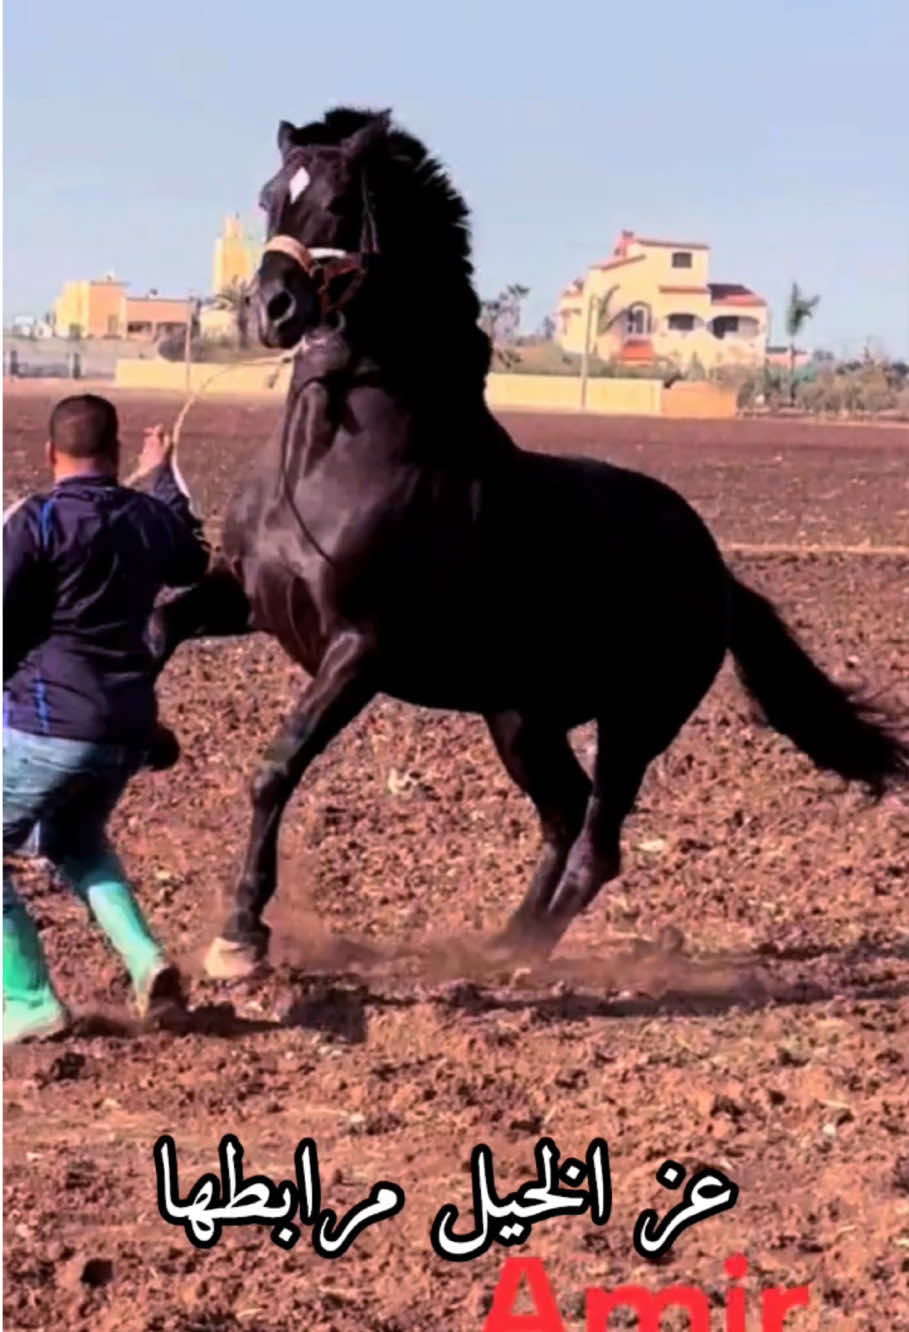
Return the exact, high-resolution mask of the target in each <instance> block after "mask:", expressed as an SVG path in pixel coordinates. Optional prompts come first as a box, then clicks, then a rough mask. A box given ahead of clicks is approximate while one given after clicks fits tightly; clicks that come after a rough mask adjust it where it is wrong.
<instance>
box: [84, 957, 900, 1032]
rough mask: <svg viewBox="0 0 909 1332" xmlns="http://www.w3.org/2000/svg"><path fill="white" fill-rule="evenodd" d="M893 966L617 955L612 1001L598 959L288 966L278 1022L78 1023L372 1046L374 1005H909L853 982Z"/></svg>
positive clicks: (541, 1008)
mask: <svg viewBox="0 0 909 1332" xmlns="http://www.w3.org/2000/svg"><path fill="white" fill-rule="evenodd" d="M355 951H356V950H353V952H352V953H351V956H353V955H354V953H355ZM818 961H819V962H824V963H826V964H828V969H831V970H832V972H833V975H834V979H832V980H831V979H820V980H816V979H813V978H811V977H809V976H805V975H803V976H798V975H796V976H795V977H782V976H780V975H778V974H776V973H775V965H774V964H780V965H784V966H786V968H787V970H790V969H791V966H792V964H793V963H799V962H802V963H804V962H818ZM888 961H891V962H893V961H895V962H897V963H899V962H904V961H909V939H898V940H895V941H893V942H892V943H891V942H880V941H873V940H862V941H859V942H858V943H854V944H850V945H846V946H843V947H840V948H836V947H834V948H831V947H824V946H823V945H822V944H805V945H793V946H781V947H777V946H776V945H773V944H764V945H759V946H758V948H757V949H755V950H754V951H753V952H752V953H750V954H742V953H738V954H735V955H728V956H723V955H713V956H711V957H709V958H697V957H688V956H686V955H684V954H682V953H679V952H670V953H665V954H664V953H661V952H660V950H659V949H658V948H646V947H639V948H637V949H633V950H631V951H630V952H628V953H625V954H616V955H615V956H614V957H613V958H612V959H611V965H610V967H609V972H610V989H611V990H612V991H613V992H612V993H611V994H603V993H597V992H596V989H595V984H596V981H595V979H594V970H593V963H592V962H591V960H590V959H582V958H573V959H563V960H561V961H560V960H559V959H555V960H553V961H552V962H549V963H547V964H545V965H544V966H541V967H540V968H539V969H538V970H537V971H536V972H535V971H534V970H533V969H532V968H527V969H525V971H524V972H523V973H521V979H520V981H519V982H517V983H516V981H515V979H514V978H512V979H511V980H508V979H507V978H505V977H503V976H502V975H501V973H500V974H498V975H496V974H495V970H494V969H491V968H489V967H487V968H486V969H485V974H480V975H477V974H474V975H473V976H470V975H468V976H466V977H465V978H464V979H453V978H451V977H448V978H446V979H445V980H444V981H443V982H442V983H439V981H438V978H437V977H433V976H432V975H431V974H430V975H428V976H427V975H424V976H419V975H414V973H413V971H412V970H411V969H410V968H408V969H407V975H406V977H405V976H401V975H398V976H397V977H396V976H395V975H394V974H391V975H389V974H385V975H377V976H373V977H370V976H369V974H368V971H369V968H368V966H367V968H366V971H365V973H364V972H363V971H358V970H356V969H350V968H349V967H347V968H344V969H343V970H342V969H337V970H323V971H320V972H319V973H318V974H313V972H312V971H311V970H308V969H305V968H300V967H285V968H282V970H283V972H284V974H283V976H282V982H283V983H284V985H285V987H286V988H287V989H289V990H290V993H291V998H290V1000H289V1002H286V1003H285V1005H284V1006H283V1011H282V1012H281V1013H280V1014H276V1015H275V1016H274V1017H250V1016H247V1015H244V1014H242V1013H240V1012H238V1011H237V1008H236V1006H235V1003H234V1002H232V1001H230V1000H229V999H225V1000H220V1001H214V1000H212V1001H209V1002H205V1003H201V1004H198V1005H196V1006H195V1007H191V1008H189V1009H186V1010H184V1011H175V1012H173V1013H171V1014H169V1015H165V1016H163V1017H161V1018H159V1019H158V1020H157V1021H156V1022H155V1023H154V1024H149V1023H142V1022H137V1021H133V1020H130V1019H127V1018H125V1017H121V1016H119V1015H117V1014H112V1013H106V1012H95V1013H89V1014H85V1015H83V1016H81V1017H80V1018H79V1019H78V1021H77V1024H76V1029H75V1034H78V1035H80V1036H83V1037H93V1036H107V1037H114V1038H121V1039H129V1038H135V1037H137V1036H140V1035H143V1034H147V1033H148V1032H149V1031H151V1030H165V1031H167V1032H169V1033H171V1034H172V1035H175V1036H202V1037H208V1038H211V1039H216V1040H236V1039H242V1038H243V1037H245V1036H254V1035H259V1034H262V1033H266V1032H278V1031H285V1030H288V1029H297V1030H301V1031H311V1032H318V1033H320V1034H321V1035H323V1036H324V1037H325V1038H326V1039H327V1040H329V1041H332V1042H337V1043H338V1044H339V1045H351V1046H353V1045H362V1044H364V1043H365V1041H366V1039H367V1036H368V1030H369V1015H370V1011H371V1010H373V1011H375V1010H381V1009H383V1008H414V1007H417V1006H418V1005H421V1004H426V1003H430V1004H434V1005H436V1006H438V1007H439V1008H441V1009H442V1010H443V1011H444V1010H448V1011H449V1012H450V1013H451V1014H452V1015H454V1014H464V1015H467V1016H476V1017H479V1016H482V1015H483V1014H486V1013H489V1014H491V1013H494V1012H496V1011H502V1012H528V1011H529V1012H532V1013H534V1014H535V1015H536V1017H537V1019H538V1020H540V1021H542V1022H564V1021H582V1020H587V1019H590V1018H600V1019H605V1020H613V1021H616V1020H622V1019H628V1018H638V1017H664V1018H673V1017H676V1018H685V1017H711V1016H713V1017H715V1016H720V1015H722V1014H724V1013H729V1012H731V1011H733V1010H750V1011H755V1010H759V1009H764V1008H773V1007H800V1008H801V1007H808V1006H811V1005H814V1004H824V1003H827V1002H829V1001H830V1000H831V999H834V998H845V999H847V1000H848V999H854V1000H898V999H905V998H909V975H906V976H896V977H894V976H892V975H884V976H882V977H879V978H874V977H872V978H869V979H862V978H861V977H859V978H858V979H856V980H849V979H848V973H849V972H850V971H851V970H854V969H858V968H860V967H862V966H867V965H869V964H873V963H876V962H888ZM596 968H597V970H603V959H602V958H598V959H597V962H596ZM481 970H482V969H481ZM430 971H431V969H430ZM617 978H620V979H617Z"/></svg>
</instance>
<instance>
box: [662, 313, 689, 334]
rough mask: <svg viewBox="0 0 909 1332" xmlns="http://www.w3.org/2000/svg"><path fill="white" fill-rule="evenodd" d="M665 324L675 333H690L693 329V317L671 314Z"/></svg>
mask: <svg viewBox="0 0 909 1332" xmlns="http://www.w3.org/2000/svg"><path fill="white" fill-rule="evenodd" d="M667 322H668V324H669V327H670V328H671V329H674V330H675V332H676V333H690V332H691V330H692V329H693V328H694V315H693V314H671V315H670V316H669V319H668V321H667Z"/></svg>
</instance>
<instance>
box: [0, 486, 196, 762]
mask: <svg viewBox="0 0 909 1332" xmlns="http://www.w3.org/2000/svg"><path fill="white" fill-rule="evenodd" d="M143 484H144V485H145V486H147V488H148V491H149V493H144V492H142V491H138V490H132V489H129V488H128V487H126V486H121V485H119V484H118V483H117V482H116V481H114V480H113V479H112V478H107V477H102V476H76V477H71V478H70V479H68V480H66V481H62V482H60V483H59V484H58V485H56V486H54V488H53V490H50V491H48V492H47V493H45V494H43V495H32V496H31V497H30V498H28V499H26V500H24V501H22V502H21V503H20V504H19V505H17V506H15V507H14V508H13V509H12V510H11V511H10V512H9V513H8V514H7V516H6V517H5V519H4V523H3V720H4V725H5V726H10V727H12V728H14V729H15V730H19V731H28V732H30V733H32V734H38V735H52V736H59V737H65V738H68V739H72V740H96V741H102V742H105V743H108V744H122V745H129V746H136V747H140V748H142V747H144V746H145V745H146V744H147V743H148V741H149V739H150V736H151V734H152V731H153V729H154V726H155V723H156V720H157V706H156V702H155V688H154V681H155V672H154V669H153V665H152V659H151V655H150V653H149V650H148V647H147V646H146V643H145V631H146V626H147V622H148V617H149V615H150V614H151V611H152V608H153V605H154V602H155V599H156V597H157V595H158V592H159V591H160V590H161V588H162V587H185V586H187V585H189V584H191V583H195V582H197V581H198V580H199V579H200V578H201V577H202V575H203V574H204V573H205V571H206V568H207V567H208V558H209V550H208V546H207V545H206V543H205V539H204V536H203V532H202V524H201V522H200V521H199V519H198V518H197V517H196V516H195V515H194V514H193V512H192V510H191V508H190V503H189V498H188V496H187V494H186V493H185V489H184V488H183V487H182V481H181V479H180V478H179V473H177V472H175V469H174V468H173V467H172V466H171V465H170V464H169V463H166V464H164V465H163V466H162V467H159V468H157V469H156V471H155V472H154V473H153V474H151V475H150V476H149V477H148V478H147V479H146V480H145V481H144V483H143Z"/></svg>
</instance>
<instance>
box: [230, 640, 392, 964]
mask: <svg viewBox="0 0 909 1332" xmlns="http://www.w3.org/2000/svg"><path fill="white" fill-rule="evenodd" d="M374 693H375V684H374V679H373V672H372V668H371V653H370V652H369V650H368V647H367V645H366V643H365V642H364V641H363V640H362V639H361V638H360V636H359V635H357V634H354V633H345V634H343V635H341V636H339V637H338V638H337V639H335V640H334V642H333V643H332V644H331V645H330V646H329V648H328V651H327V652H326V653H325V656H324V657H323V659H322V663H321V665H320V667H319V671H318V674H317V675H316V676H315V678H314V679H313V680H312V682H311V683H310V685H309V687H308V688H307V690H306V692H305V694H304V695H303V698H302V700H301V701H300V704H299V706H298V707H297V708H296V709H295V710H294V712H293V713H292V714H291V716H290V718H289V719H288V720H287V722H286V723H285V724H284V726H282V727H281V730H280V731H279V732H278V734H277V735H276V736H275V738H274V739H273V741H272V743H271V744H270V745H269V747H268V750H267V751H266V754H265V761H264V763H263V765H262V767H261V768H260V769H259V771H258V773H257V774H256V776H255V777H254V778H253V783H252V804H253V814H252V825H251V827H250V832H249V840H248V842H247V845H246V855H245V857H244V861H243V868H242V870H241V872H240V878H239V880H238V882H237V886H236V891H235V895H234V904H233V909H232V910H231V913H230V915H229V917H228V919H227V921H226V923H225V926H224V929H223V930H222V933H221V936H220V938H217V939H215V940H214V941H213V943H212V945H211V947H210V948H209V950H208V956H207V957H206V961H205V967H206V970H207V971H208V974H209V975H210V976H217V977H221V978H226V977H236V976H243V975H248V974H249V973H250V972H251V971H253V970H254V969H255V967H256V966H257V965H258V963H259V962H261V961H262V960H264V958H265V955H266V953H267V951H268V941H269V929H268V926H267V925H266V924H265V922H264V921H263V920H262V913H263V912H264V910H265V908H266V906H267V905H268V903H269V901H270V899H271V897H272V895H273V893H274V891H275V883H276V875H277V860H278V831H279V829H280V825H281V816H282V814H283V813H284V810H285V808H286V806H287V802H288V801H289V800H290V797H291V796H292V795H293V793H294V790H295V788H296V786H297V784H298V782H299V781H300V779H301V777H302V776H303V774H304V772H305V771H306V769H307V768H308V767H309V765H310V763H311V762H312V761H313V759H315V758H316V757H317V756H318V755H319V754H320V753H321V752H322V750H323V749H324V748H325V747H326V745H328V744H330V743H331V741H332V740H333V739H334V738H335V736H336V735H337V734H338V733H339V732H340V731H341V730H343V728H344V727H345V726H346V725H347V724H348V722H350V721H352V720H353V718H354V717H355V716H356V715H357V713H358V712H360V711H361V710H362V709H363V708H364V707H365V706H366V704H367V703H368V702H369V701H370V700H371V698H372V697H373V695H374Z"/></svg>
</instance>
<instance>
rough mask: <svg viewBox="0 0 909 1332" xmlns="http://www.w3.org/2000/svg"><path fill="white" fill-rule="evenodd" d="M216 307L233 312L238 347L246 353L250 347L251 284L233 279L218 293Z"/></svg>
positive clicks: (215, 300) (240, 279)
mask: <svg viewBox="0 0 909 1332" xmlns="http://www.w3.org/2000/svg"><path fill="white" fill-rule="evenodd" d="M214 305H215V308H216V309H218V310H230V311H231V312H232V314H233V317H234V328H235V330H236V335H237V346H238V347H239V348H240V350H241V351H245V350H246V348H247V347H248V346H249V283H248V282H244V281H243V279H242V278H236V277H235V278H233V279H232V280H231V282H229V283H228V285H227V286H226V287H222V288H221V290H220V291H219V292H218V294H217V296H216V297H215V299H214Z"/></svg>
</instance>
